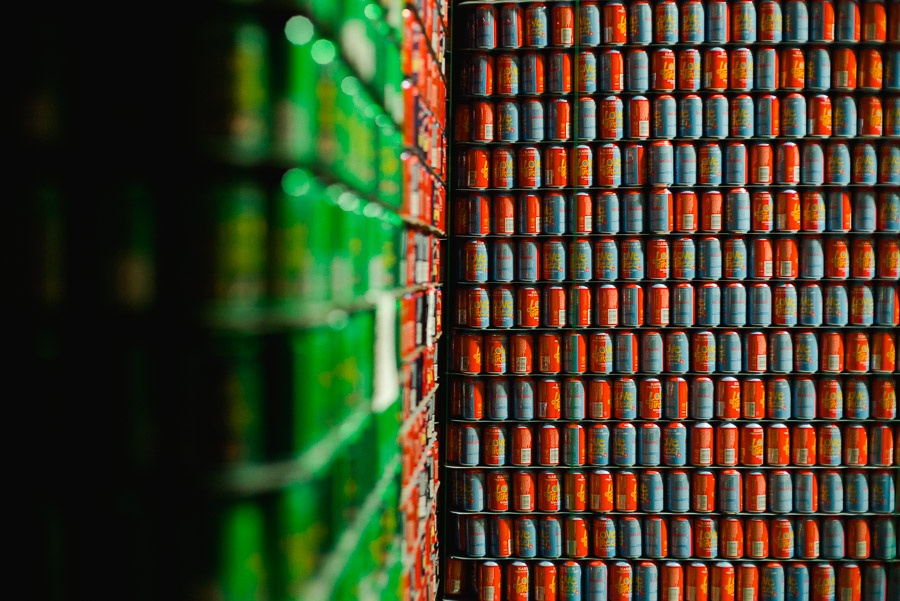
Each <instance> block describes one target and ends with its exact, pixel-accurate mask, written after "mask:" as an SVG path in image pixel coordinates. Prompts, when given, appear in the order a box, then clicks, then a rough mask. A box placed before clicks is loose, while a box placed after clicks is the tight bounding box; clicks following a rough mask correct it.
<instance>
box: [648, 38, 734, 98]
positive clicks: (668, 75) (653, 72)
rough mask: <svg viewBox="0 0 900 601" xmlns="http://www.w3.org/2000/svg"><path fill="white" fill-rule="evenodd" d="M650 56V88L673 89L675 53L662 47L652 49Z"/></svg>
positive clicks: (659, 89) (657, 89)
mask: <svg viewBox="0 0 900 601" xmlns="http://www.w3.org/2000/svg"><path fill="white" fill-rule="evenodd" d="M723 52H724V50H723ZM652 56H653V58H652V66H651V69H650V89H652V90H655V91H671V90H674V89H675V53H674V52H673V51H672V50H670V49H668V48H663V49H659V50H654V51H653V55H652ZM723 89H724V88H723Z"/></svg>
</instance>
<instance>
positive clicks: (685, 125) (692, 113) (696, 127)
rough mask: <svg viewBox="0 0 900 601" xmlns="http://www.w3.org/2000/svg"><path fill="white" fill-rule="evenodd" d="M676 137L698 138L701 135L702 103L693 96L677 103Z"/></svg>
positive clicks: (698, 98)
mask: <svg viewBox="0 0 900 601" xmlns="http://www.w3.org/2000/svg"><path fill="white" fill-rule="evenodd" d="M678 102H679V103H680V104H679V107H678V137H680V138H699V137H701V136H702V135H703V101H702V100H700V97H699V96H697V95H695V94H690V95H688V96H685V97H684V98H682V99H681V100H679V101H678Z"/></svg>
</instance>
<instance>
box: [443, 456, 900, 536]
mask: <svg viewBox="0 0 900 601" xmlns="http://www.w3.org/2000/svg"><path fill="white" fill-rule="evenodd" d="M867 472H868V473H867ZM785 473H788V472H785V471H772V472H769V476H768V478H767V477H766V475H765V474H763V473H762V472H760V471H751V472H744V473H740V472H738V471H737V470H724V471H721V472H718V474H719V479H718V481H715V480H714V479H713V478H712V475H711V473H710V472H708V471H698V472H694V473H693V474H690V475H689V474H688V473H687V472H684V471H680V470H669V471H666V473H665V477H663V475H662V474H660V472H659V471H656V470H644V471H641V472H640V473H639V474H635V473H634V472H632V471H617V472H615V473H612V474H611V473H610V472H608V471H606V470H602V469H595V470H593V471H591V472H589V473H585V472H580V471H565V472H559V471H540V472H529V471H521V470H519V471H514V472H508V471H504V470H487V471H484V470H465V471H463V470H451V471H450V473H449V474H448V476H449V478H450V485H451V486H452V487H453V490H452V502H453V507H452V508H453V509H454V510H455V511H456V512H458V513H460V515H463V513H462V512H465V513H472V512H474V513H484V512H494V513H497V512H499V513H509V512H514V513H516V512H517V513H522V512H533V511H539V512H548V513H556V512H560V511H565V512H570V513H573V512H574V513H579V512H582V513H583V512H594V513H611V512H616V513H634V512H638V511H640V512H643V513H653V514H660V513H667V514H668V513H678V514H689V513H710V512H712V511H713V510H715V511H719V512H721V513H726V514H737V513H744V512H749V513H756V514H761V513H800V514H816V513H826V514H838V513H853V514H864V513H878V514H889V513H893V512H894V511H895V509H896V490H895V484H894V479H893V478H894V475H895V474H894V473H893V472H891V471H890V470H865V471H864V470H856V469H854V470H842V471H837V470H832V469H829V470H824V471H821V470H816V471H811V470H805V471H801V472H797V471H794V473H793V474H791V473H788V477H787V478H785V476H784V474H785ZM785 483H788V484H789V485H788V486H787V487H786V488H785V487H784V484H785ZM717 485H718V486H717ZM692 491H693V494H692ZM714 508H715V509H714ZM749 519H757V518H749ZM668 525H669V526H670V527H669V528H668V530H669V531H670V532H671V531H674V530H675V529H674V528H672V527H671V524H668ZM662 538H664V537H662ZM663 542H665V541H663ZM672 547H676V545H674V544H673V545H672ZM748 547H749V545H748Z"/></svg>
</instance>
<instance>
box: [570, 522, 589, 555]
mask: <svg viewBox="0 0 900 601" xmlns="http://www.w3.org/2000/svg"><path fill="white" fill-rule="evenodd" d="M587 554H588V535H587V525H586V524H585V522H584V518H580V517H568V518H566V555H567V556H568V557H587Z"/></svg>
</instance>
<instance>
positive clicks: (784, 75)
mask: <svg viewBox="0 0 900 601" xmlns="http://www.w3.org/2000/svg"><path fill="white" fill-rule="evenodd" d="M780 62H781V72H780V73H779V80H780V81H779V83H780V85H779V88H781V89H782V90H798V91H799V90H802V89H803V88H805V87H806V59H805V56H804V54H803V50H801V49H800V48H785V49H784V50H782V51H781V61H780Z"/></svg>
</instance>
